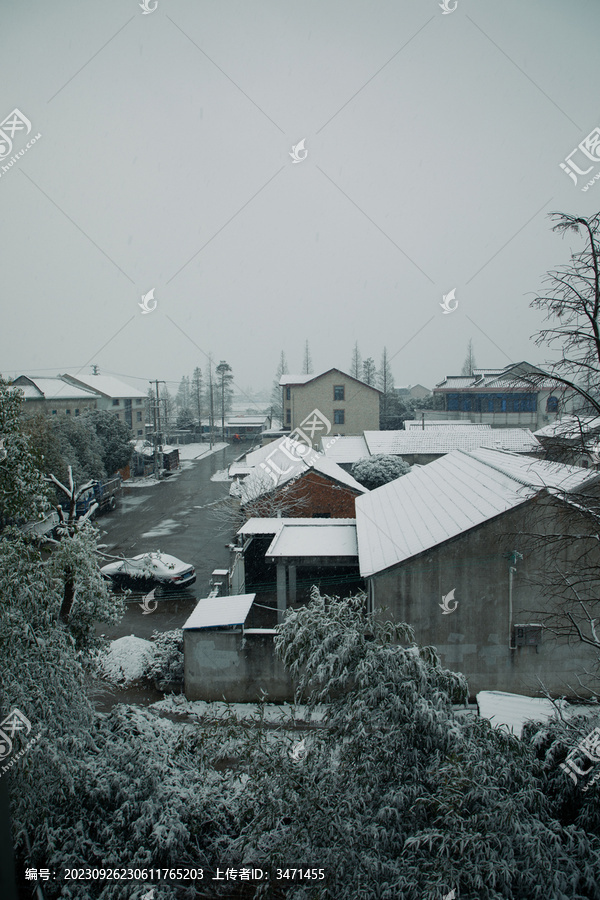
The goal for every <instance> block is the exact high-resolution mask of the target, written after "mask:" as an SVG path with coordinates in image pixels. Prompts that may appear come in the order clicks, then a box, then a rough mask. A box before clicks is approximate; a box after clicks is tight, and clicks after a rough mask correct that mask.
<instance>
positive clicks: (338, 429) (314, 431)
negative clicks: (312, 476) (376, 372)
mask: <svg viewBox="0 0 600 900" xmlns="http://www.w3.org/2000/svg"><path fill="white" fill-rule="evenodd" d="M279 384H280V385H281V387H282V389H283V427H284V428H286V429H289V430H290V431H294V430H295V429H301V431H302V432H303V434H304V435H306V436H307V437H308V438H310V439H311V440H312V444H313V447H318V446H319V442H320V440H321V438H322V437H324V436H325V435H326V434H328V433H331V434H341V435H346V434H362V433H363V431H376V430H377V429H378V428H379V396H380V394H381V391H379V390H378V389H377V388H374V387H370V385H368V384H365V383H364V382H363V381H358V380H357V379H356V378H353V377H352V376H351V375H347V374H346V373H345V372H342V371H341V370H340V369H328V370H327V371H326V372H322V373H321V374H320V375H282V377H281V379H280V381H279ZM315 410H318V413H319V414H320V416H321V417H324V418H325V420H326V421H323V422H318V421H316V420H315V421H313V420H311V421H309V420H310V418H311V414H312V413H314V412H315ZM317 418H318V417H317ZM327 423H329V425H328V424H327Z"/></svg>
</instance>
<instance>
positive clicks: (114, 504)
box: [108, 497, 117, 512]
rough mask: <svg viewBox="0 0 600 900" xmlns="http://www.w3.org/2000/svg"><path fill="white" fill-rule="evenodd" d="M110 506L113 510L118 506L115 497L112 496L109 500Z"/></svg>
mask: <svg viewBox="0 0 600 900" xmlns="http://www.w3.org/2000/svg"><path fill="white" fill-rule="evenodd" d="M108 508H109V509H110V510H111V512H112V510H113V509H116V508H117V501H116V500H115V498H114V497H111V498H110V500H109V501H108Z"/></svg>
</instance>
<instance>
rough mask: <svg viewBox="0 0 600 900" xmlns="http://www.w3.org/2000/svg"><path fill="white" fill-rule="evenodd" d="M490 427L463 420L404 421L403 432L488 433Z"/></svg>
mask: <svg viewBox="0 0 600 900" xmlns="http://www.w3.org/2000/svg"><path fill="white" fill-rule="evenodd" d="M491 427H492V426H491V425H482V424H481V422H468V421H467V420H465V419H461V420H460V421H457V420H456V419H425V421H423V420H422V419H406V420H405V421H404V430H405V431H426V430H427V429H428V428H436V429H437V428H441V429H442V430H443V429H446V428H448V429H450V430H452V431H470V430H471V429H472V428H475V429H476V430H477V431H482V430H483V431H490V429H491Z"/></svg>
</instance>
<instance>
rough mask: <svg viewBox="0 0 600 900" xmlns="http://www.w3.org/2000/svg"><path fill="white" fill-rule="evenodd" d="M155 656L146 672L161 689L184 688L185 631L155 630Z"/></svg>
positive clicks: (150, 679) (174, 689)
mask: <svg viewBox="0 0 600 900" xmlns="http://www.w3.org/2000/svg"><path fill="white" fill-rule="evenodd" d="M152 640H153V641H154V647H153V650H154V656H153V659H152V662H151V663H150V667H149V669H148V671H147V673H146V677H147V678H148V679H149V681H151V682H153V683H154V685H155V686H156V687H157V688H158V690H159V691H177V690H180V689H181V688H183V631H182V629H181V628H176V629H175V630H173V631H163V632H158V631H155V632H154V634H153V635H152Z"/></svg>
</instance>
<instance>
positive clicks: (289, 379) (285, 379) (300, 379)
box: [279, 374, 319, 387]
mask: <svg viewBox="0 0 600 900" xmlns="http://www.w3.org/2000/svg"><path fill="white" fill-rule="evenodd" d="M318 377H319V376H318V375H306V374H304V375H282V376H281V378H280V379H279V384H280V385H281V387H285V385H286V384H306V382H307V381H312V380H313V378H318Z"/></svg>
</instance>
